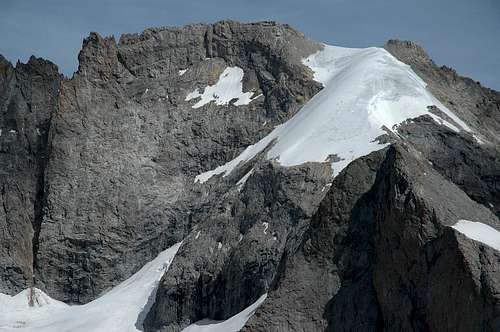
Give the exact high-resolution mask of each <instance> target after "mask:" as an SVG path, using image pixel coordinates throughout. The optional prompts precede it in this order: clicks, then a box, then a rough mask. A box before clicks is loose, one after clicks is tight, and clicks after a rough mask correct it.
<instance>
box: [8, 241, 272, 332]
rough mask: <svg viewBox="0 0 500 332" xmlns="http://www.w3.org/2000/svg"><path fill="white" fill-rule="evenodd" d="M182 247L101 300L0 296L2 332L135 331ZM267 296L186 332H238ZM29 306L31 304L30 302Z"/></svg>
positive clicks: (24, 293) (32, 293) (167, 252)
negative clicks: (69, 302)
mask: <svg viewBox="0 0 500 332" xmlns="http://www.w3.org/2000/svg"><path fill="white" fill-rule="evenodd" d="M180 246H181V243H178V244H176V245H174V246H172V247H170V248H169V249H167V250H165V251H163V252H161V253H160V254H159V255H158V256H157V257H156V258H155V259H154V260H153V261H151V262H149V263H147V264H146V265H144V267H143V268H142V269H140V270H139V271H138V272H137V273H136V274H134V275H133V276H132V277H130V278H129V279H127V280H125V281H124V282H122V283H121V284H119V285H118V286H116V287H115V288H113V289H112V290H111V291H109V292H108V293H106V294H104V295H103V296H101V297H100V298H98V299H96V300H94V301H92V302H89V303H87V304H84V305H75V306H70V305H67V304H65V303H63V302H60V301H57V300H54V299H52V298H50V296H48V295H47V294H45V293H44V292H42V291H41V290H39V289H36V288H33V289H32V290H30V289H26V290H24V291H22V292H20V293H19V294H17V295H15V296H10V295H5V294H1V293H0V331H1V332H7V331H8V332H14V331H17V332H27V331H30V332H31V331H33V332H34V331H37V332H136V331H143V326H142V324H143V322H144V319H145V318H146V314H147V313H148V312H149V309H150V308H151V305H152V304H153V301H154V299H155V296H156V290H157V288H158V283H159V281H160V279H161V277H162V276H163V274H164V273H165V272H166V271H167V270H168V268H169V266H170V264H171V263H172V260H173V259H174V256H175V254H176V253H177V250H179V247H180ZM266 296H267V294H264V295H262V296H261V297H260V298H259V299H258V300H257V301H256V302H255V303H253V304H252V305H250V306H249V307H248V308H246V309H245V310H243V311H242V312H240V313H238V314H236V315H234V316H233V317H231V318H229V319H227V320H225V321H212V320H208V319H203V320H201V321H199V322H196V323H194V324H192V325H190V326H188V327H187V328H186V329H184V331H186V332H236V331H239V330H240V329H241V328H242V327H243V326H244V325H245V323H246V322H247V320H248V319H249V318H250V317H251V316H252V315H253V313H254V312H255V310H257V308H258V307H259V306H260V305H261V304H262V303H263V302H264V300H265V299H266ZM31 299H33V300H32V301H31V302H33V303H32V304H33V305H31V306H30V300H31Z"/></svg>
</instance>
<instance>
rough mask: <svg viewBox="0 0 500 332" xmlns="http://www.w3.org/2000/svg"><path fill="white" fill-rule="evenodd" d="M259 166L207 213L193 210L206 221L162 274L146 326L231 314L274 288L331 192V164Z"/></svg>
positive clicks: (164, 327) (175, 326)
mask: <svg viewBox="0 0 500 332" xmlns="http://www.w3.org/2000/svg"><path fill="white" fill-rule="evenodd" d="M253 169H254V171H253V173H252V175H251V176H250V177H249V178H248V180H247V181H246V183H245V184H244V185H243V186H242V187H239V188H238V187H237V186H236V187H233V188H232V189H231V190H230V191H228V192H226V193H224V195H222V197H217V196H216V195H214V196H212V198H211V199H213V201H212V204H210V207H209V209H208V211H207V212H206V213H202V214H200V215H199V216H197V215H193V218H200V217H201V218H203V221H200V222H199V223H198V225H197V226H196V227H195V228H194V229H193V231H192V233H191V234H190V235H189V236H188V237H187V238H186V240H185V241H184V242H183V245H182V247H181V249H180V250H179V253H178V254H177V255H176V257H175V259H174V260H175V262H174V263H173V264H172V267H171V268H170V269H169V271H168V273H166V274H165V276H164V277H163V279H162V281H161V283H160V287H159V289H158V292H157V295H156V302H155V304H154V306H153V308H152V309H151V311H150V313H149V315H148V318H147V320H146V325H145V326H146V327H147V330H161V331H180V330H181V329H182V328H183V327H185V326H187V325H189V324H190V323H191V322H193V321H196V320H199V319H202V318H205V317H210V318H213V319H227V318H229V317H231V316H232V315H234V314H236V313H238V312H239V311H241V310H243V309H244V308H245V307H247V306H248V305H250V304H251V303H253V302H255V301H256V300H257V299H258V298H259V297H260V295H262V294H263V293H265V292H267V291H268V290H269V289H271V288H272V287H274V284H275V283H276V282H277V278H279V275H280V273H281V269H282V266H283V264H284V263H285V262H286V260H287V257H288V256H290V255H293V253H294V252H295V251H296V250H297V248H298V246H299V245H300V242H301V239H302V237H303V234H304V232H305V231H306V230H307V228H308V225H309V222H310V219H311V216H312V214H313V213H314V211H315V210H316V207H317V204H319V202H320V201H321V199H322V197H323V196H324V194H326V191H325V190H322V188H323V189H324V188H325V186H326V185H327V182H328V181H329V179H330V177H331V167H330V165H329V164H326V163H325V164H305V165H303V166H297V167H290V168H285V167H281V166H279V165H276V164H274V162H261V163H258V164H257V165H255V166H254V168H253ZM233 183H234V182H233ZM217 202H218V203H217Z"/></svg>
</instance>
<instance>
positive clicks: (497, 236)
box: [451, 220, 500, 251]
mask: <svg viewBox="0 0 500 332" xmlns="http://www.w3.org/2000/svg"><path fill="white" fill-rule="evenodd" d="M451 227H452V228H454V229H455V230H457V231H459V232H460V233H462V234H464V235H465V236H467V237H468V238H469V239H472V240H474V241H479V242H481V243H484V244H486V245H487V246H490V247H492V248H493V249H495V250H498V251H500V232H499V231H497V230H496V229H494V228H493V227H491V226H488V225H486V224H483V223H481V222H474V221H469V220H459V221H458V222H457V223H456V224H455V225H453V226H451Z"/></svg>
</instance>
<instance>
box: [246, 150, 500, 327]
mask: <svg viewBox="0 0 500 332" xmlns="http://www.w3.org/2000/svg"><path fill="white" fill-rule="evenodd" d="M442 192H446V193H447V195H445V196H444V195H442ZM460 218H469V219H471V220H476V221H482V222H484V223H489V224H491V225H492V226H494V227H496V228H498V227H499V226H500V222H499V220H498V219H497V218H496V217H495V216H494V215H493V214H492V213H491V212H490V211H489V210H488V209H486V208H484V207H481V206H480V205H478V204H477V203H475V202H473V201H472V200H471V199H470V198H468V197H467V195H465V194H464V193H463V192H462V191H461V190H460V189H459V188H458V187H456V186H455V185H453V184H451V183H450V182H448V181H446V180H445V179H444V178H443V177H442V176H441V175H440V174H438V173H437V172H436V171H435V170H434V169H433V168H432V167H431V166H430V165H428V164H427V161H426V160H425V159H424V158H422V157H421V155H420V154H419V153H418V152H417V151H416V150H414V149H413V148H411V147H409V146H401V145H396V146H395V147H391V148H389V149H388V150H387V151H386V152H385V153H384V152H383V151H379V152H375V153H372V154H371V155H370V156H368V157H365V158H361V159H359V160H357V161H356V162H353V163H352V164H351V165H349V167H348V168H346V169H345V170H344V171H343V172H342V173H341V174H340V175H339V176H338V177H337V178H336V179H335V181H334V182H333V184H332V188H331V189H330V191H329V193H328V194H327V196H326V197H325V198H324V200H323V202H322V203H321V205H320V206H319V208H318V211H317V213H316V214H315V216H314V217H313V221H312V222H311V226H310V229H309V231H308V232H307V233H306V236H305V237H304V241H303V243H302V246H301V248H300V250H299V251H298V252H297V253H296V254H295V255H294V256H293V257H291V258H290V259H289V260H288V263H287V265H286V268H285V269H284V270H283V271H284V272H283V274H282V276H281V278H280V282H279V283H278V285H277V287H276V289H273V290H272V291H271V293H270V294H269V295H268V299H267V300H266V302H265V303H264V304H263V305H262V306H261V307H260V308H259V309H258V311H257V313H256V314H255V315H254V316H253V318H251V320H250V321H249V322H248V323H247V326H246V328H245V331H269V330H272V331H323V330H327V331H353V330H356V331H401V330H404V331H437V330H450V331H494V330H496V329H497V328H498V325H497V324H498V317H499V316H498V310H499V309H500V307H499V306H498V292H496V291H493V292H492V287H493V288H495V286H493V285H496V284H497V283H498V277H497V276H495V272H494V271H498V267H499V264H500V261H499V260H498V258H499V253H498V252H496V251H494V250H493V249H489V248H488V249H485V247H484V245H481V244H477V243H475V242H473V241H471V240H470V239H467V238H465V237H464V236H463V235H462V234H460V233H457V232H456V231H454V230H453V229H452V228H450V227H448V226H449V225H453V224H455V223H456V221H457V220H458V219H460ZM483 250H486V252H487V253H486V254H483ZM444 251H446V253H444ZM482 255H486V256H488V258H486V257H483V256H482ZM472 257H474V258H472ZM483 259H486V260H487V263H485V264H484V265H483V264H482V263H479V262H483ZM472 261H474V262H476V263H472V265H473V266H474V267H472V266H470V265H469V264H471V262H472ZM448 264H451V265H453V267H451V266H448ZM480 276H484V277H485V279H484V280H481V277H480ZM462 287H465V288H467V290H466V291H465V292H466V293H467V294H469V295H468V296H465V295H464V293H463V289H462V290H461V289H460V288H462ZM443 299H446V304H444V303H443V302H442V301H443ZM472 303H474V304H472ZM471 305H472V306H473V307H474V309H473V310H471V307H470V306H471Z"/></svg>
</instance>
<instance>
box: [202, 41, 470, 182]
mask: <svg viewBox="0 0 500 332" xmlns="http://www.w3.org/2000/svg"><path fill="white" fill-rule="evenodd" d="M303 63H304V64H305V65H307V66H308V67H309V68H311V70H312V71H313V73H314V79H315V80H317V81H318V82H320V83H322V84H323V85H324V89H323V90H321V91H320V92H319V93H317V94H316V95H315V96H314V97H313V98H311V100H309V102H307V103H306V104H305V105H304V107H302V109H301V110H300V111H299V112H298V113H297V114H296V115H295V116H294V117H293V118H291V119H290V120H288V121H287V122H285V123H284V124H281V125H279V126H277V127H276V128H275V129H274V130H273V131H272V132H271V133H270V134H269V135H267V136H266V137H264V138H263V139H262V140H260V141H259V142H257V143H256V144H254V145H251V146H249V147H247V149H246V150H245V151H243V152H242V153H241V154H240V155H239V156H238V157H236V158H235V159H233V160H231V161H229V162H228V163H226V164H225V165H222V166H219V167H217V168H216V169H214V170H211V171H208V172H205V173H202V174H200V175H198V176H197V177H196V179H195V182H205V181H207V180H208V179H209V178H210V177H212V176H213V175H216V174H223V176H226V175H228V174H229V173H230V172H231V171H232V170H233V169H234V168H235V167H236V166H237V165H238V164H239V163H241V162H246V161H248V160H250V159H252V158H253V157H255V156H256V155H257V154H258V153H260V152H262V151H263V150H264V149H265V148H266V147H267V146H268V145H269V144H270V143H271V142H273V141H275V144H274V145H273V146H272V148H271V149H270V150H269V151H268V152H267V155H266V157H267V159H276V160H277V161H279V162H280V163H281V164H282V165H283V166H293V165H299V164H302V163H304V162H308V161H312V162H322V161H326V160H327V159H328V157H329V156H330V155H335V156H336V158H335V160H333V161H332V169H333V174H334V176H336V175H337V174H338V173H339V172H340V171H341V170H342V169H343V168H345V167H346V166H347V165H348V164H349V163H350V162H351V161H352V160H354V159H357V158H359V157H361V156H364V155H367V154H369V153H370V152H373V151H376V150H379V149H382V148H384V147H385V145H384V144H379V142H378V141H377V140H376V138H377V137H379V136H381V135H383V134H385V133H386V132H385V131H384V129H383V128H387V130H390V131H392V132H393V133H396V134H397V131H396V126H397V125H398V124H400V123H401V122H403V121H405V120H407V119H411V118H415V117H418V116H421V115H424V114H426V115H429V116H431V117H432V118H433V119H435V120H436V121H437V122H438V123H440V124H442V125H445V126H448V127H449V128H451V129H452V130H455V131H458V130H466V131H470V129H469V127H468V126H467V125H466V124H465V123H463V122H462V121H461V120H460V119H459V118H458V117H457V116H455V114H453V113H452V112H451V111H450V110H448V109H447V108H446V107H445V106H443V105H442V104H441V103H440V102H439V101H438V100H437V99H436V98H435V97H434V96H433V95H432V94H431V93H430V92H429V91H428V90H427V89H426V84H425V82H424V81H422V79H420V78H419V77H418V76H417V75H416V74H415V73H414V72H413V70H412V69H411V68H410V67H409V66H408V65H406V64H404V63H402V62H400V61H398V60H397V59H396V58H394V57H393V56H392V55H391V54H390V53H389V52H387V51H386V50H384V49H383V48H376V47H370V48H363V49H354V48H343V47H335V46H328V45H325V46H324V48H323V49H322V50H320V51H318V52H317V53H315V54H313V55H311V56H309V57H308V58H306V59H304V60H303ZM431 105H435V106H437V107H438V108H439V109H440V110H441V111H442V112H443V113H445V114H446V115H447V117H449V118H450V119H452V120H453V123H450V122H448V121H446V120H445V119H442V118H441V117H439V116H437V115H435V114H433V113H431V112H429V110H428V108H427V107H428V106H431Z"/></svg>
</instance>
